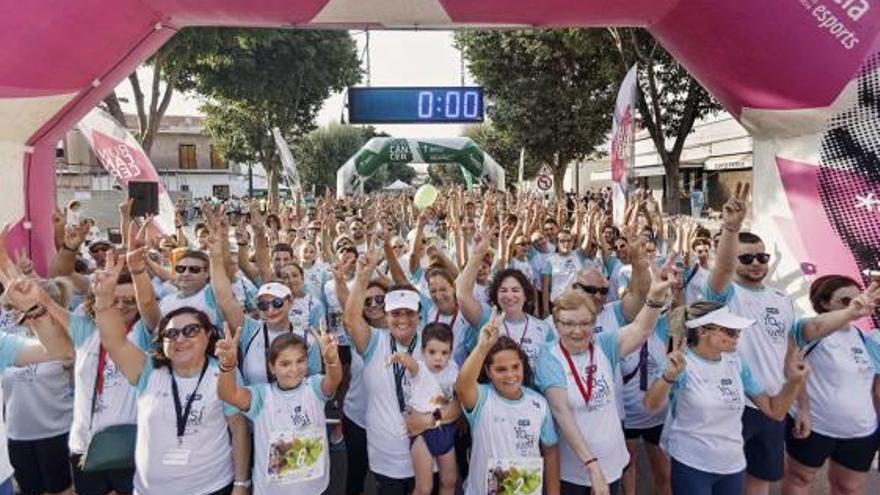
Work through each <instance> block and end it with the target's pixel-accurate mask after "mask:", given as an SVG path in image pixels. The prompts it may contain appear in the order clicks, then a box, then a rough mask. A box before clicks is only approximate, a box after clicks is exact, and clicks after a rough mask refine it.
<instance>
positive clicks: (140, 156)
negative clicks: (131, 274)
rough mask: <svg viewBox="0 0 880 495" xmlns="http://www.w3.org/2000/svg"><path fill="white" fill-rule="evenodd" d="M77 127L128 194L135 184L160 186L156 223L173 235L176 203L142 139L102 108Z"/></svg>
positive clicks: (80, 122)
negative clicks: (129, 185)
mask: <svg viewBox="0 0 880 495" xmlns="http://www.w3.org/2000/svg"><path fill="white" fill-rule="evenodd" d="M77 127H78V128H79V130H80V132H82V135H83V136H84V137H85V138H86V140H87V141H88V142H89V146H91V148H92V151H93V152H94V153H95V156H97V157H98V160H99V161H100V162H101V165H103V166H104V168H105V169H107V172H109V173H110V175H112V176H113V178H114V179H115V180H116V183H117V184H118V185H119V187H121V188H122V190H123V191H126V194H127V192H128V183H129V182H131V181H136V182H156V183H157V184H159V215H158V216H157V217H156V218H155V219H154V221H155V223H156V226H158V227H159V229H160V230H161V231H162V233H163V234H173V233H174V230H175V229H174V203H172V202H171V196H169V195H168V191H167V190H166V189H165V185H164V184H163V183H162V179H160V178H159V174H158V173H156V169H155V167H153V162H151V161H150V158H149V157H148V156H147V154H146V153H144V149H143V148H142V147H141V144H140V143H139V142H138V140H137V139H135V137H134V136H132V135H131V133H130V132H128V130H126V129H125V128H123V127H122V126H121V125H119V122H117V121H116V119H114V118H113V117H112V116H111V115H110V114H108V113H107V112H105V111H103V110H101V109H99V108H93V109H92V111H91V112H89V113H88V115H86V116H85V117H84V118H83V119H82V120H80V121H79V123H78V124H77Z"/></svg>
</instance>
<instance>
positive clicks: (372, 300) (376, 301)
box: [364, 294, 385, 308]
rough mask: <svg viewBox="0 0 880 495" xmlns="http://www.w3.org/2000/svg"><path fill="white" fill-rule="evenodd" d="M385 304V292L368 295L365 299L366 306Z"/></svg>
mask: <svg viewBox="0 0 880 495" xmlns="http://www.w3.org/2000/svg"><path fill="white" fill-rule="evenodd" d="M384 305H385V294H379V295H378V296H373V297H368V298H366V299H364V306H366V307H368V308H369V307H372V306H384Z"/></svg>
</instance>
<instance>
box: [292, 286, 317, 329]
mask: <svg viewBox="0 0 880 495" xmlns="http://www.w3.org/2000/svg"><path fill="white" fill-rule="evenodd" d="M326 315H327V312H326V311H324V305H323V304H322V303H321V301H320V300H319V299H318V298H317V297H315V296H313V295H311V294H309V293H308V292H307V293H306V295H305V296H303V297H297V298H295V299H294V300H293V304H292V305H291V306H290V311H288V314H287V316H288V318H290V323H291V324H292V325H293V328H295V329H296V330H297V331H298V332H303V331H308V329H310V328H311V329H312V330H315V331H317V330H318V328H320V325H321V320H322V319H324V318H325V317H326Z"/></svg>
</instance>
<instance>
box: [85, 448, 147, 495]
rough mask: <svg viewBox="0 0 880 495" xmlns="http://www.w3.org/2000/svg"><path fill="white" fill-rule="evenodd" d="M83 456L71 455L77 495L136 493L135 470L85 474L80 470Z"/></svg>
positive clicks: (113, 470) (114, 470) (112, 470)
mask: <svg viewBox="0 0 880 495" xmlns="http://www.w3.org/2000/svg"><path fill="white" fill-rule="evenodd" d="M80 459H82V454H71V455H70V466H71V467H72V468H73V487H74V490H75V491H76V495H106V494H108V493H110V492H112V491H115V492H117V493H123V494H129V493H132V492H133V491H134V488H133V486H132V484H133V483H134V468H131V469H110V470H107V471H96V472H92V473H86V472H83V470H82V469H80V468H79V463H80Z"/></svg>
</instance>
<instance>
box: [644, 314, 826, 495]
mask: <svg viewBox="0 0 880 495" xmlns="http://www.w3.org/2000/svg"><path fill="white" fill-rule="evenodd" d="M753 324H754V321H753V320H750V319H747V318H743V317H741V316H738V315H736V314H734V313H733V312H731V311H730V309H729V308H728V307H727V306H725V305H723V304H719V303H715V302H710V301H700V302H697V303H694V304H692V305H691V306H688V307H687V308H685V307H681V308H678V309H676V310H675V311H673V312H672V314H671V315H670V332H671V333H673V334H674V335H686V336H687V338H686V339H682V341H681V344H680V345H679V347H678V349H676V350H675V351H673V352H672V353H670V354H669V356H668V358H667V363H666V369H665V370H664V372H663V374H662V375H661V377H660V379H657V380H655V381H654V383H653V384H651V387H650V388H649V389H648V391H647V393H646V394H645V399H644V400H645V407H647V408H648V409H649V410H656V409H659V408H661V407H663V406H664V405H665V404H666V403H667V400H669V402H670V415H669V419H668V420H667V422H666V426H665V428H664V431H663V438H662V440H661V445H662V446H663V448H664V450H666V453H667V454H668V455H669V457H670V458H671V459H672V472H671V477H670V479H671V485H672V493H673V494H675V495H692V494H698V495H700V494H710V495H740V494H741V493H742V492H743V487H744V483H745V469H746V456H745V453H744V441H743V434H742V431H743V424H742V416H743V411H744V409H745V407H746V398H747V397H748V399H750V400H751V401H752V403H754V404H755V406H756V407H757V408H758V409H759V410H760V411H761V413H763V414H765V415H767V416H768V417H770V418H772V419H774V420H776V421H779V420H781V419H782V418H783V417H785V413H786V411H787V410H788V409H789V407H790V406H791V404H792V402H794V400H795V398H796V397H797V394H798V393H799V391H800V389H801V388H802V387H803V384H804V382H805V381H806V378H807V374H808V373H809V371H810V369H809V367H808V366H807V365H806V364H804V361H803V356H802V354H801V353H796V354H795V355H794V356H792V357H791V359H789V360H788V362H787V363H786V370H785V371H786V373H785V376H786V377H787V378H786V380H785V383H784V384H783V386H782V388H781V390H780V392H779V393H778V394H776V395H773V396H771V395H769V394H767V392H766V391H765V389H764V387H763V385H762V384H761V383H760V382H759V381H758V380H757V379H756V378H755V377H754V376H753V375H752V372H751V370H750V367H749V365H748V364H746V363H745V361H743V360H742V359H741V358H740V357H739V354H738V352H737V342H738V340H739V336H740V332H741V331H742V330H743V329H748V331H755V329H754V328H750V327H751V326H752V325H753Z"/></svg>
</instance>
